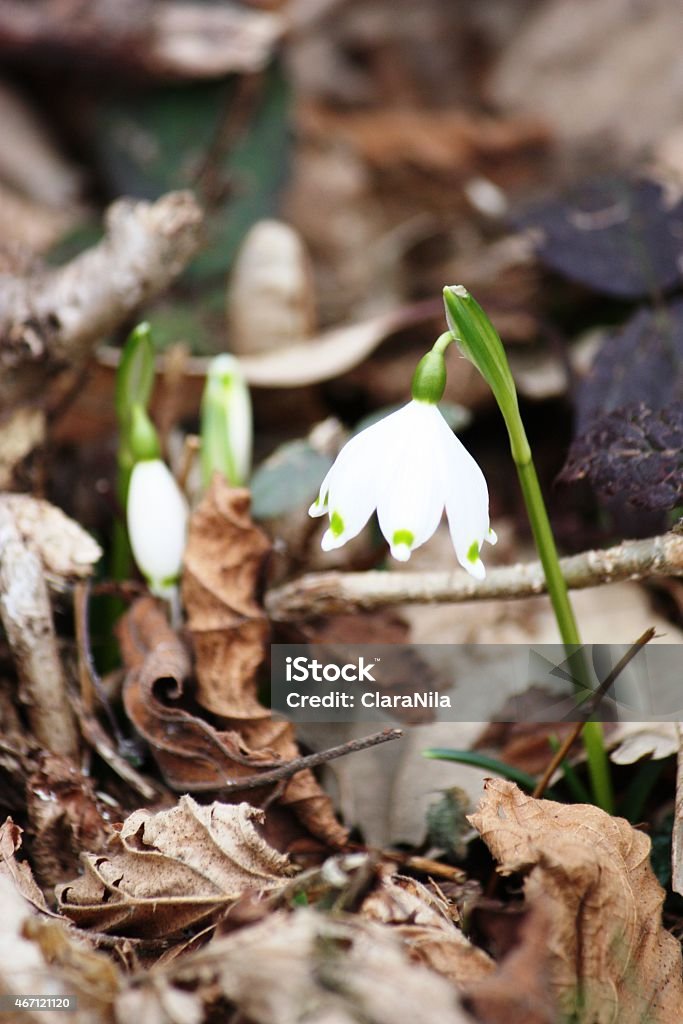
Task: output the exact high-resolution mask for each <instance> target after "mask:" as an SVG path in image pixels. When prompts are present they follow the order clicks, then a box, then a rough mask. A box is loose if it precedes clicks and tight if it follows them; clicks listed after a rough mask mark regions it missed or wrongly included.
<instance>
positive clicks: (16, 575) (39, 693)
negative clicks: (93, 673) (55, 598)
mask: <svg viewBox="0 0 683 1024" xmlns="http://www.w3.org/2000/svg"><path fill="white" fill-rule="evenodd" d="M0 618H1V619H2V624H3V626H4V628H5V633H6V635H7V641H8V643H9V645H10V648H11V651H12V656H13V658H14V662H15V665H16V669H17V675H18V677H19V684H20V693H19V696H20V699H21V701H22V702H23V703H24V704H25V705H26V713H27V715H28V719H29V722H30V724H31V729H32V731H33V735H34V736H35V738H36V739H37V741H38V742H39V743H40V744H41V745H42V746H43V747H45V748H46V749H47V750H49V751H51V752H52V753H53V754H61V755H63V756H66V757H71V758H75V757H76V756H77V754H78V733H77V730H76V723H75V719H74V715H73V711H72V709H71V705H70V703H69V699H68V695H67V688H66V679H65V676H64V670H63V667H62V663H61V661H60V658H59V652H58V650H57V637H56V635H55V629H54V623H53V620H52V609H51V607H50V599H49V596H48V590H47V584H46V582H45V575H44V571H43V567H42V565H41V562H40V558H39V557H38V555H37V554H36V553H35V552H34V551H32V550H30V549H29V548H28V547H27V545H26V544H25V543H24V541H23V539H22V536H21V534H20V532H19V528H18V526H17V524H16V522H15V520H14V516H13V515H12V510H11V508H10V507H9V506H8V504H7V503H3V502H0Z"/></svg>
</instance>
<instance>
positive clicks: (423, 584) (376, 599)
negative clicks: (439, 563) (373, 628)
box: [266, 533, 683, 622]
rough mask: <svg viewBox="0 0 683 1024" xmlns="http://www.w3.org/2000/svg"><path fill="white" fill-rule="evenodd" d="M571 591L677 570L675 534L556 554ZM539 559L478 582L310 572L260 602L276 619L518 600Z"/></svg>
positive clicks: (681, 561)
mask: <svg viewBox="0 0 683 1024" xmlns="http://www.w3.org/2000/svg"><path fill="white" fill-rule="evenodd" d="M560 567H561V569H562V573H563V575H564V578H565V579H566V581H567V586H568V587H569V588H570V589H572V590H580V589H583V588H585V587H597V586H600V585H601V584H603V583H617V582H619V581H621V580H641V579H648V578H650V577H654V576H683V536H681V535H680V534H676V533H665V534H662V535H661V536H658V537H649V538H647V539H645V540H627V541H624V542H623V543H622V544H618V545H616V546H615V547H612V548H607V549H605V550H597V551H583V552H581V554H579V555H571V556H569V557H568V558H562V559H560ZM545 590H546V585H545V576H544V573H543V567H542V566H541V563H540V562H528V563H525V564H517V565H510V566H501V567H499V568H493V569H490V570H489V571H488V573H487V575H486V579H485V580H481V581H478V580H474V579H472V577H471V576H468V575H467V573H465V572H462V571H460V570H455V571H453V572H424V573H407V572H401V573H387V572H377V571H373V572H363V573H342V572H325V573H311V574H309V575H307V576H302V577H301V579H298V580H295V581H294V582H292V583H287V584H285V585H284V586H281V587H277V588H275V589H273V590H271V591H270V592H269V593H268V594H267V596H266V608H267V611H268V613H269V615H270V616H271V618H272V619H274V620H276V621H278V622H290V621H296V620H297V619H301V618H302V617H306V616H317V615H334V614H338V613H341V612H348V611H349V610H351V609H363V610H365V611H369V610H373V609H376V608H383V607H387V606H390V605H398V604H432V603H437V602H438V603H447V602H460V601H480V600H492V599H494V598H523V597H532V596H534V595H536V594H543V593H545Z"/></svg>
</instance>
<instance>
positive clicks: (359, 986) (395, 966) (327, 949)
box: [125, 908, 471, 1024]
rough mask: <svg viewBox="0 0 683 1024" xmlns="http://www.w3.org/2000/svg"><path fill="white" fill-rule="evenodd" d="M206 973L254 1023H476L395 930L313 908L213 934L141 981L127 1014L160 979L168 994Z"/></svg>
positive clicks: (208, 987) (208, 986) (218, 991)
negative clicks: (407, 949)
mask: <svg viewBox="0 0 683 1024" xmlns="http://www.w3.org/2000/svg"><path fill="white" fill-rule="evenodd" d="M198 979H201V980H202V982H203V983H204V986H205V987H204V988H203V991H204V992H209V993H210V992H212V991H213V992H214V993H215V995H214V999H216V998H217V997H218V996H219V995H220V996H222V997H223V999H227V1000H228V1001H229V1002H230V1004H231V1005H232V1006H234V1007H235V1008H236V1009H237V1011H238V1015H239V1016H240V1019H248V1020H250V1021H253V1022H254V1024H296V1022H298V1021H302V1020H311V1021H313V1020H315V1021H317V1022H320V1024H323V1022H324V1024H356V1022H358V1021H368V1022H370V1021H371V1022H372V1024H397V1022H404V1021H410V1022H411V1024H434V1022H435V1021H438V1022H439V1024H471V1018H470V1017H469V1016H467V1014H465V1012H464V1011H463V1010H462V1009H461V1007H460V1005H459V1002H458V999H457V996H456V993H455V990H454V988H453V986H452V985H450V984H449V983H448V982H447V981H446V980H445V979H443V978H440V977H439V976H438V975H437V974H434V973H433V972H432V971H429V970H427V969H426V968H425V967H422V966H420V965H417V964H414V963H411V962H410V960H409V959H408V957H407V956H406V953H405V951H404V950H403V949H402V948H401V944H400V943H399V942H397V941H396V937H395V936H394V935H393V934H392V932H391V929H390V928H388V927H386V926H382V925H380V924H376V923H375V922H369V921H362V920H359V919H358V918H344V919H339V918H331V917H327V916H325V915H323V914H319V913H317V912H315V911H313V910H309V909H306V908H300V909H298V910H297V911H295V912H294V913H293V914H288V913H286V912H284V911H281V912H278V913H276V914H272V915H270V917H269V918H267V919H266V920H264V921H262V922H260V923H259V924H256V925H254V926H252V927H250V928H243V929H241V930H240V931H238V932H235V933H233V934H232V935H228V936H224V937H222V938H219V939H214V941H212V942H211V943H210V944H209V945H208V946H206V947H205V948H204V949H202V950H200V951H199V952H198V953H195V954H191V955H190V956H187V957H185V958H184V959H183V960H181V961H176V962H175V963H174V964H172V965H171V967H170V969H169V970H167V971H166V972H164V974H163V975H158V976H157V978H156V979H155V982H152V981H151V979H149V978H146V979H143V980H142V984H141V985H140V987H139V989H138V990H137V999H138V1002H136V1001H135V999H134V997H133V995H132V993H131V995H130V996H129V997H127V998H126V1003H125V1005H126V1007H127V1008H128V1010H129V1011H130V1016H129V1017H128V1018H127V1019H142V1018H141V1017H139V1016H138V1014H137V1013H136V1012H134V1011H136V1010H137V1009H138V1008H139V1007H141V1006H145V1005H149V1004H145V1002H143V1000H146V999H147V1000H148V999H149V998H150V990H152V986H153V985H154V984H155V985H156V987H157V993H158V995H157V999H158V1000H159V1001H161V999H162V997H163V996H165V995H166V994H168V995H169V996H171V995H172V994H173V993H175V992H178V991H179V988H178V987H176V986H182V988H183V989H186V990H187V989H188V988H190V989H192V987H193V985H194V984H195V983H196V981H197V980H198ZM207 982H208V983H209V984H207ZM211 983H213V984H211ZM162 985H163V988H162V987H161V986H162ZM198 1019H200V1020H201V1019H203V1018H201V1017H199V1018H198Z"/></svg>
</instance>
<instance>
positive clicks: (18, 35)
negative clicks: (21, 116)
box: [0, 0, 285, 78]
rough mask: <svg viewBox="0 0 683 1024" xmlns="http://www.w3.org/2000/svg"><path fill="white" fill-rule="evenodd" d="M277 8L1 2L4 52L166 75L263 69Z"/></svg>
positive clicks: (128, 1) (135, 1) (94, 0)
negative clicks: (261, 9) (262, 9)
mask: <svg viewBox="0 0 683 1024" xmlns="http://www.w3.org/2000/svg"><path fill="white" fill-rule="evenodd" d="M284 28H285V19H284V18H283V16H282V15H281V14H278V13H277V12H276V11H259V10H254V9H252V8H249V7H244V6H242V5H241V4H237V3H226V2H225V0H224V2H223V3H221V4H215V5H214V4H197V3H193V2H188V0H85V2H83V0H81V2H77V3H74V2H71V3H64V2H63V0H31V3H27V2H26V0H2V3H1V4H0V54H2V55H3V56H14V57H15V58H17V57H20V58H21V59H22V60H23V61H24V62H27V61H28V62H30V63H34V64H37V65H40V64H41V63H43V62H44V59H45V55H46V54H49V56H50V59H51V61H52V62H53V63H54V62H55V61H61V62H62V63H64V64H67V65H68V66H69V67H73V66H74V64H75V63H80V64H81V65H85V66H90V67H96V68H97V70H98V71H99V72H100V74H103V73H104V74H106V73H107V71H110V70H112V69H115V70H116V72H117V73H118V74H119V75H120V74H121V72H122V71H123V72H124V73H125V72H126V71H136V72H143V73H145V74H150V75H155V76H161V77H163V78H168V77H171V78H211V77H216V76H222V75H226V74H229V73H245V72H253V71H260V70H261V69H262V68H263V67H264V66H265V65H266V63H267V61H268V59H269V57H270V55H271V53H272V51H273V49H274V47H275V44H276V42H277V40H278V38H279V37H280V35H281V34H282V32H283V31H284Z"/></svg>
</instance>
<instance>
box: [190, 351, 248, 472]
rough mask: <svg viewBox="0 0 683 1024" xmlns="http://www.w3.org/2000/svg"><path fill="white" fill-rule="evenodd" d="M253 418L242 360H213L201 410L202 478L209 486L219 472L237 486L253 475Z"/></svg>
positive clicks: (231, 358) (223, 358)
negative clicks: (240, 362)
mask: <svg viewBox="0 0 683 1024" xmlns="http://www.w3.org/2000/svg"><path fill="white" fill-rule="evenodd" d="M251 447H252V415H251V399H250V397H249V389H248V387H247V385H246V383H245V380H244V377H243V375H242V371H241V368H240V364H239V360H237V359H235V357H234V356H231V355H227V354H223V355H220V356H216V358H215V359H213V360H212V361H211V365H210V367H209V372H208V373H207V376H206V385H205V388H204V395H203V397H202V409H201V462H202V479H203V482H204V486H205V487H208V485H209V483H210V482H211V477H212V476H213V474H214V472H216V471H218V472H219V473H222V474H223V476H224V477H225V478H226V480H228V482H229V483H231V484H233V485H234V486H239V485H241V484H244V483H246V481H247V480H248V479H249V474H250V472H251Z"/></svg>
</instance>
